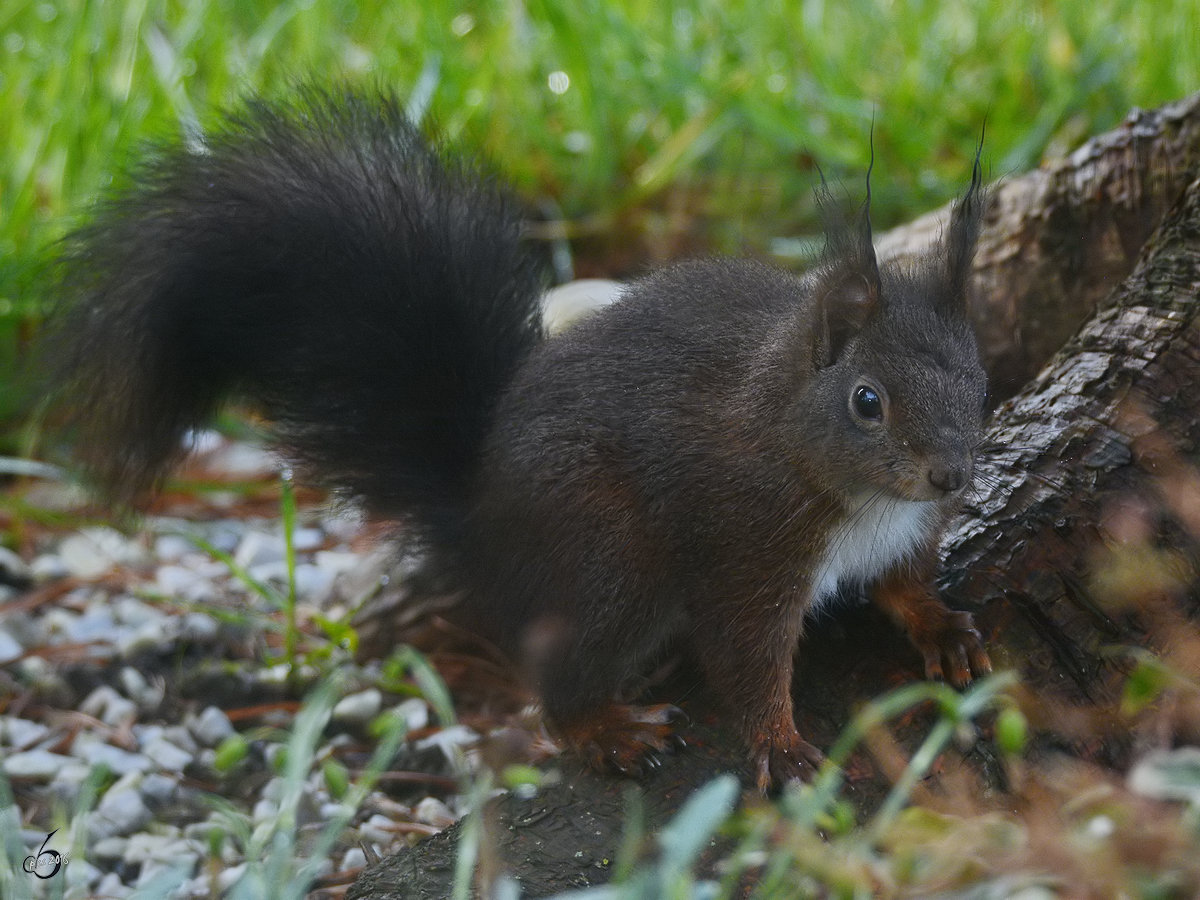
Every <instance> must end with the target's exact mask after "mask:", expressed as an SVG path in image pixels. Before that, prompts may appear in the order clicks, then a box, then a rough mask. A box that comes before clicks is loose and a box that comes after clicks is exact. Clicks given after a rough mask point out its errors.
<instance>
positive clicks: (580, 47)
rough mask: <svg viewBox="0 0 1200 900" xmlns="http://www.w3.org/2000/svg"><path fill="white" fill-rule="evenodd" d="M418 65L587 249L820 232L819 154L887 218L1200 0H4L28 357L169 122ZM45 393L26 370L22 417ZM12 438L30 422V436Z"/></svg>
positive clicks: (620, 260)
mask: <svg viewBox="0 0 1200 900" xmlns="http://www.w3.org/2000/svg"><path fill="white" fill-rule="evenodd" d="M314 77H315V78H318V79H325V78H340V77H345V78H350V79H355V80H371V81H377V82H379V83H382V84H386V85H389V86H393V87H395V88H396V89H397V90H398V91H399V92H401V94H402V95H404V96H406V97H408V98H409V99H410V106H411V108H412V109H413V111H414V114H416V115H418V116H422V117H425V118H428V119H430V120H433V121H434V122H436V123H437V127H438V128H439V130H441V131H442V132H444V133H445V134H447V135H448V136H449V137H451V138H453V139H456V140H459V141H460V142H462V143H463V144H464V145H466V146H468V147H471V148H478V149H479V150H481V151H482V152H484V153H485V154H486V155H487V156H488V157H489V158H491V159H492V160H494V161H495V165H496V167H497V168H498V169H500V170H501V171H503V172H505V173H507V174H508V175H509V176H510V177H511V178H512V179H513V180H515V182H516V183H517V184H518V186H519V188H520V190H521V191H522V192H523V193H524V194H525V195H526V196H528V197H529V198H531V199H532V200H535V201H537V202H538V203H539V204H540V205H541V206H542V208H543V209H545V210H546V212H547V215H548V216H550V217H551V218H554V219H556V220H561V221H562V223H563V228H562V231H564V232H565V233H566V234H568V235H570V236H571V237H573V238H574V239H575V242H574V245H575V249H576V252H577V259H578V261H579V266H578V268H579V269H580V270H582V271H584V272H586V273H589V274H591V273H596V272H604V273H608V274H612V273H617V274H627V273H629V272H631V271H636V270H637V269H639V268H640V267H641V266H642V265H643V264H644V263H645V261H647V260H648V259H655V258H663V257H669V256H676V255H680V254H684V253H695V252H697V251H700V250H708V249H717V250H721V251H730V252H764V251H765V250H766V249H767V248H769V246H770V242H771V239H772V238H775V237H779V236H788V235H794V234H797V233H801V234H802V233H805V232H810V231H811V230H812V229H813V227H814V224H813V223H814V219H813V210H812V203H811V198H810V191H811V188H812V185H813V183H814V180H815V178H816V175H815V171H814V163H816V162H818V161H819V163H820V164H821V166H822V167H823V168H824V169H825V171H826V172H827V173H828V174H829V175H831V176H832V177H833V178H836V179H838V180H841V181H844V182H845V183H846V184H847V185H849V188H848V189H849V190H850V191H851V193H854V194H857V193H858V191H859V188H858V185H859V183H860V182H861V178H862V173H863V172H864V171H865V168H866V163H867V159H868V155H869V148H868V142H867V135H868V133H869V132H870V130H871V123H872V121H874V132H875V153H876V159H877V168H876V173H877V174H876V178H875V189H874V195H873V196H874V203H875V209H876V219H877V223H878V224H883V225H887V224H894V223H896V222H898V221H900V220H901V219H904V218H905V217H908V216H910V215H912V214H914V213H916V212H919V211H921V210H923V209H925V208H928V207H930V206H933V205H936V204H938V203H941V202H942V201H944V200H946V199H947V198H948V197H949V196H950V195H951V194H953V193H954V192H955V191H956V190H957V189H958V187H959V186H960V185H961V184H962V181H963V179H964V177H965V175H966V173H967V171H968V168H969V166H968V160H969V156H970V153H971V150H972V149H973V146H974V144H975V142H976V140H977V136H978V133H979V130H980V127H981V124H982V123H983V122H984V120H985V118H986V120H987V123H988V141H987V147H986V157H987V159H988V160H989V162H990V164H991V169H992V171H993V172H994V173H996V174H1003V173H1007V172H1013V171H1020V170H1023V169H1026V168H1029V167H1030V166H1033V165H1036V164H1037V162H1038V160H1039V159H1040V158H1041V157H1042V156H1043V155H1044V154H1046V153H1048V152H1049V153H1060V152H1062V151H1064V150H1065V149H1067V148H1068V147H1070V146H1071V145H1073V144H1074V143H1076V142H1077V141H1078V140H1079V139H1081V138H1082V137H1084V136H1086V135H1087V134H1089V133H1093V132H1096V131H1099V130H1102V129H1105V128H1108V127H1110V126H1112V125H1113V124H1114V123H1116V122H1117V121H1118V120H1119V119H1120V118H1121V116H1123V115H1124V114H1125V113H1126V112H1127V110H1128V109H1129V108H1130V107H1131V106H1133V105H1142V106H1152V105H1156V104H1159V103H1162V102H1164V101H1167V100H1170V99H1173V98H1175V97H1178V96H1181V95H1183V94H1185V93H1187V92H1189V91H1191V90H1194V89H1196V88H1197V87H1198V86H1200V7H1197V5H1196V4H1195V3H1194V2H1192V0H1153V2H1142V0H1069V2H1062V3H1053V4H1051V3H1025V4H1009V3H1003V2H1000V0H975V2H970V3H961V4H942V3H934V2H928V0H909V2H900V0H892V2H888V0H844V2H839V3H833V2H822V0H806V2H787V3H783V2H763V3H729V2H725V0H688V2H686V3H682V4H643V3H638V2H635V0H608V2H602V0H580V2H577V3H570V4H565V3H558V2H556V0H528V2H526V3H501V2H487V3H480V4H473V5H472V6H471V7H470V11H469V12H468V11H464V9H463V7H462V5H461V4H458V3H454V2H449V0H422V2H416V0H405V2H402V3H392V4H381V5H379V6H378V7H377V8H374V9H371V10H368V9H366V8H364V7H362V6H361V4H357V3H353V2H350V0H332V2H313V0H291V2H285V3H283V4H276V3H274V2H271V3H268V2H265V0H206V2H198V0H184V2H171V3H165V2H161V0H129V2H125V3H96V2H85V0H63V2H58V3H51V2H47V0H10V2H8V3H6V4H4V6H3V8H2V9H0V122H3V123H4V126H3V131H4V140H3V146H4V154H3V157H2V158H0V384H4V386H5V387H6V388H11V385H10V381H11V375H9V374H5V373H10V372H11V370H12V367H13V365H14V364H15V362H16V360H17V357H18V356H19V355H20V353H21V352H22V351H23V349H24V347H25V345H26V344H27V343H28V342H29V341H30V340H31V338H32V337H34V336H35V335H36V332H37V330H38V325H39V321H40V320H41V318H42V317H43V315H44V311H45V309H46V305H47V303H48V301H49V300H50V298H49V297H48V293H49V283H50V282H49V278H48V277H47V274H46V272H45V271H44V269H43V264H44V261H45V258H46V255H47V254H46V248H47V247H48V246H50V245H51V244H52V242H53V240H54V239H55V238H56V237H57V236H58V235H60V234H61V233H62V231H63V230H64V229H65V228H66V227H68V226H69V224H70V222H71V221H72V220H73V219H74V218H75V217H76V216H77V215H79V213H80V211H81V210H83V209H85V208H86V206H87V203H88V201H89V200H90V199H91V198H93V197H94V196H95V195H96V193H97V192H98V191H100V190H102V189H103V188H104V186H105V185H106V184H108V183H109V182H110V181H111V180H112V179H113V177H114V174H115V173H117V172H119V171H120V170H122V169H123V168H124V167H125V166H126V165H127V163H128V162H129V160H130V158H131V155H132V154H134V153H136V151H137V147H138V145H139V143H140V142H141V141H143V140H144V139H146V138H148V137H152V136H155V135H162V134H165V133H170V132H172V131H178V130H179V129H187V130H192V129H195V128H198V127H202V124H203V123H204V122H205V121H206V120H207V118H208V116H209V115H210V113H211V111H212V110H213V109H214V108H216V107H220V106H222V105H225V104H228V103H229V102H231V101H232V100H233V99H234V98H235V97H237V96H239V95H241V94H243V93H245V92H246V91H248V90H266V91H268V92H277V91H280V90H283V89H285V87H286V85H287V84H289V83H291V82H293V81H295V80H297V79H305V78H314ZM17 397H18V393H17V392H16V391H14V390H11V389H8V390H4V391H0V398H3V399H0V422H4V421H7V420H11V417H12V415H13V413H14V412H15V411H16V405H17ZM10 450H11V444H10Z"/></svg>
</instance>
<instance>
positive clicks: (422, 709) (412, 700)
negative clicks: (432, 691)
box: [396, 697, 429, 731]
mask: <svg viewBox="0 0 1200 900" xmlns="http://www.w3.org/2000/svg"><path fill="white" fill-rule="evenodd" d="M396 712H397V714H399V715H401V716H403V717H404V722H405V725H407V727H408V730H409V731H420V730H421V729H422V728H424V727H425V726H426V725H428V724H429V704H428V703H426V702H425V701H424V700H422V699H421V698H420V697H409V698H408V699H407V700H405V701H404V702H403V703H400V704H398V705H397V706H396Z"/></svg>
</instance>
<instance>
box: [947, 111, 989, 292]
mask: <svg viewBox="0 0 1200 900" xmlns="http://www.w3.org/2000/svg"><path fill="white" fill-rule="evenodd" d="M982 153H983V132H982V131H981V132H980V135H979V146H978V147H976V148H975V164H974V165H973V166H972V167H971V184H970V185H969V186H968V187H967V191H966V193H965V194H963V196H962V197H961V198H960V199H959V200H958V202H957V203H955V204H954V210H953V211H952V212H951V213H950V227H949V228H948V229H947V231H946V234H945V236H944V237H943V239H942V253H941V257H942V259H943V260H944V261H945V262H944V265H945V267H946V268H945V273H944V279H945V285H944V289H943V291H941V292H940V296H939V300H938V302H939V305H940V307H941V310H942V312H945V313H949V314H950V315H954V316H963V315H965V314H966V303H967V282H968V279H969V278H970V277H971V263H972V261H973V260H974V258H975V244H976V242H977V241H978V240H979V229H980V227H981V225H982V222H983V213H984V211H985V209H986V208H987V205H988V200H989V199H990V198H991V195H990V193H989V192H988V190H987V189H986V188H985V187H984V186H983V170H982V167H981V165H980V155H981V154H982Z"/></svg>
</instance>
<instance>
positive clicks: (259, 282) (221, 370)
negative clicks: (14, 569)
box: [52, 89, 546, 529]
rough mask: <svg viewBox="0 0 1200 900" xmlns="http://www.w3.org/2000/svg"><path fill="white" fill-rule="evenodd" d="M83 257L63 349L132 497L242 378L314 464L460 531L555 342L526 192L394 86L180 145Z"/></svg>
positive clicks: (108, 482) (67, 290) (122, 490)
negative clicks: (492, 428)
mask: <svg viewBox="0 0 1200 900" xmlns="http://www.w3.org/2000/svg"><path fill="white" fill-rule="evenodd" d="M63 273H64V274H63V289H64V294H65V297H66V302H67V308H66V309H65V310H64V312H63V314H62V316H61V317H60V322H59V325H60V327H59V328H58V330H57V335H56V337H55V339H54V342H53V343H52V347H53V351H52V353H53V357H54V366H55V369H56V371H57V378H58V382H59V386H60V387H61V388H62V390H63V396H64V398H65V401H66V402H67V403H68V404H69V405H70V407H71V408H72V409H73V411H74V414H75V418H76V419H77V421H78V423H79V424H80V426H81V436H80V437H81V440H80V447H81V453H82V454H83V457H84V460H85V464H86V465H87V467H88V468H89V470H90V472H91V473H92V475H93V476H94V477H95V478H96V480H97V481H98V482H99V484H100V486H101V487H102V488H104V489H105V490H107V491H108V493H109V495H110V496H111V497H112V498H114V499H116V500H119V501H129V500H131V499H133V498H135V497H136V496H137V495H139V494H140V493H142V492H144V491H145V490H147V489H148V488H151V487H153V485H154V484H155V483H156V482H158V481H159V480H160V479H161V478H162V476H163V475H164V474H165V473H166V471H167V470H168V469H169V468H170V466H171V464H172V463H174V462H175V461H176V460H177V457H178V455H179V453H180V452H181V451H180V447H181V439H182V438H183V435H184V433H185V432H186V431H187V430H188V429H190V428H192V427H195V426H197V425H200V424H202V423H204V422H205V421H206V420H207V419H208V418H209V417H210V416H211V415H212V414H213V413H214V412H215V410H216V408H217V407H218V406H219V405H220V404H221V403H222V401H224V400H225V399H226V398H228V397H230V396H233V397H238V398H243V399H248V400H251V401H253V402H255V403H256V404H258V405H259V406H260V407H261V408H262V410H263V412H264V413H265V415H266V417H267V419H268V420H269V421H270V422H271V423H272V427H273V429H274V434H275V437H276V440H277V443H278V446H279V447H280V448H281V449H282V450H283V452H284V453H285V454H286V455H287V456H288V457H290V458H291V459H293V460H294V461H295V462H296V463H298V464H299V465H300V466H301V467H302V469H303V470H304V471H305V472H306V473H308V474H309V475H310V476H311V477H315V478H316V479H317V480H319V481H320V482H321V483H323V484H325V485H328V486H331V487H334V488H338V489H341V490H343V491H345V492H347V493H349V494H351V495H354V496H356V497H358V498H360V499H362V500H363V501H365V503H366V505H367V506H368V508H369V509H371V510H372V511H374V512H377V513H381V514H384V515H411V516H413V517H414V518H415V519H416V520H417V521H418V522H420V523H422V524H425V525H426V526H429V527H431V528H434V529H442V528H453V527H454V526H455V523H456V522H457V521H458V520H459V518H460V517H461V515H462V510H463V504H464V502H465V500H466V491H467V490H468V485H469V481H470V478H471V472H472V469H473V466H474V465H475V463H476V461H477V459H478V456H479V453H480V449H481V444H482V441H483V439H484V435H485V433H486V430H487V427H488V422H489V416H490V414H491V411H492V407H493V404H494V402H495V400H496V397H497V395H498V393H499V392H500V391H501V390H502V389H503V387H504V385H505V384H506V383H507V381H508V379H509V377H510V376H511V374H512V373H513V371H514V369H515V367H516V366H517V364H518V363H519V362H520V360H521V359H522V358H523V357H524V356H525V355H526V354H527V353H528V352H529V350H530V349H531V348H532V347H533V346H534V345H535V344H536V343H537V342H538V341H539V340H540V339H541V336H542V326H541V313H540V300H541V295H542V292H543V289H544V287H545V283H546V275H545V267H544V266H543V264H542V255H541V254H540V253H538V252H537V250H536V248H534V247H531V246H530V245H528V244H527V242H526V241H525V240H524V239H523V237H522V217H521V214H520V211H519V209H518V207H517V204H516V203H515V202H514V201H513V200H512V199H511V198H510V196H509V195H508V194H507V193H506V192H505V190H504V189H503V188H502V187H501V186H500V185H498V184H497V183H495V182H494V181H492V180H491V179H489V178H487V177H484V176H482V175H480V174H479V172H478V171H477V170H476V169H475V168H473V167H472V166H470V165H469V164H465V163H462V162H460V161H457V160H456V159H454V158H452V157H443V156H441V155H439V153H438V152H437V151H435V150H433V149H431V147H430V146H429V145H428V144H427V143H426V141H425V140H424V139H423V138H422V137H421V135H420V134H419V133H418V131H417V130H416V129H415V128H414V127H413V126H412V125H411V124H409V122H408V121H407V119H406V117H405V114H404V111H403V108H402V107H401V106H400V104H399V103H397V102H396V100H395V99H393V98H391V97H388V96H386V95H380V94H375V93H355V92H324V91H319V90H315V89H307V90H302V91H301V92H299V95H298V96H296V97H294V98H293V99H292V100H290V101H289V102H287V103H272V102H267V101H261V100H256V101H252V102H250V103H248V104H246V105H245V106H244V107H243V108H242V109H241V110H240V111H238V112H236V113H234V114H232V115H230V116H228V117H227V118H226V119H225V120H224V122H223V124H222V125H221V126H220V127H219V128H218V129H216V130H214V131H212V132H211V133H210V134H208V135H207V136H206V137H205V138H204V140H203V142H202V143H201V144H200V145H199V146H196V147H189V146H187V145H186V144H184V143H182V142H180V143H175V144H172V145H167V146H162V147H159V148H158V149H157V150H155V151H154V152H153V153H152V154H151V155H150V157H149V159H148V160H147V161H145V162H144V163H143V164H142V165H141V166H140V167H139V168H138V169H137V170H136V171H135V172H134V173H133V175H132V179H131V183H130V186H129V187H128V188H126V189H124V190H122V191H120V192H118V193H116V194H115V195H114V196H112V197H111V198H109V199H108V200H107V201H106V202H105V203H103V204H102V206H101V207H100V208H99V210H98V212H97V213H96V215H95V217H94V218H93V220H92V221H91V223H90V224H88V225H87V226H86V227H84V228H82V229H80V230H79V231H77V232H75V233H74V234H73V235H72V236H70V237H69V238H68V239H67V243H66V245H65V252H64V255H63Z"/></svg>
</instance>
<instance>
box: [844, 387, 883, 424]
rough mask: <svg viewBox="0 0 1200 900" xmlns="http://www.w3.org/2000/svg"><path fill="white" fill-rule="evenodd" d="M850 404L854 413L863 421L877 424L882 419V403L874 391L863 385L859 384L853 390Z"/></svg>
mask: <svg viewBox="0 0 1200 900" xmlns="http://www.w3.org/2000/svg"><path fill="white" fill-rule="evenodd" d="M850 403H851V406H853V407H854V411H855V412H856V413H858V415H859V416H861V417H862V418H864V419H869V420H871V421H872V422H878V421H879V420H880V419H882V418H883V401H882V400H880V399H879V395H878V394H877V393H875V391H873V390H871V389H870V388H869V387H867V386H866V385H865V384H860V385H859V386H858V387H856V388H855V389H854V393H853V394H852V395H851V397H850Z"/></svg>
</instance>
